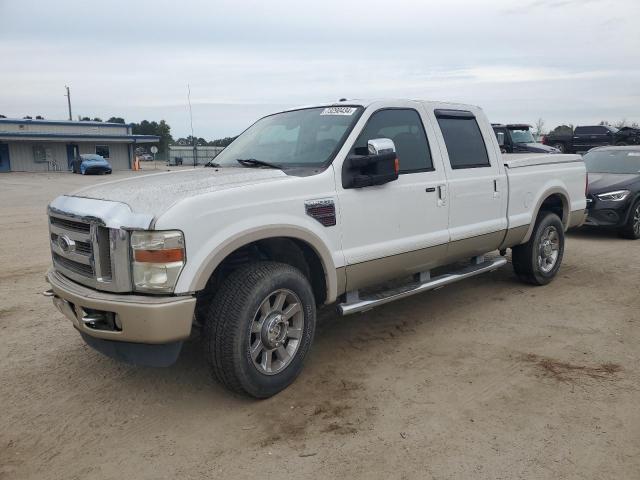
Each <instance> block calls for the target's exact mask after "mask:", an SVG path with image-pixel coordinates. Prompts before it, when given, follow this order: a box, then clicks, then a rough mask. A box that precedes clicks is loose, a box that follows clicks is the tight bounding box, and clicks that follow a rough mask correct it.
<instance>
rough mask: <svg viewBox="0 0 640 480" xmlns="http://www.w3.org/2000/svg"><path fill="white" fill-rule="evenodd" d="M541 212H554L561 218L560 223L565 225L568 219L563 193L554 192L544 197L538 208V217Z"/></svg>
mask: <svg viewBox="0 0 640 480" xmlns="http://www.w3.org/2000/svg"><path fill="white" fill-rule="evenodd" d="M542 212H553V213H555V214H556V215H558V216H559V217H560V220H562V224H563V225H565V227H566V226H567V224H568V221H569V208H568V206H567V200H566V199H565V198H564V196H563V195H561V194H559V193H554V194H553V195H549V196H548V197H547V198H545V199H544V201H543V202H542V204H541V205H540V209H539V210H538V217H540V214H541V213H542Z"/></svg>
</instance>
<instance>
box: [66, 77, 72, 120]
mask: <svg viewBox="0 0 640 480" xmlns="http://www.w3.org/2000/svg"><path fill="white" fill-rule="evenodd" d="M64 88H66V89H67V94H66V95H65V97H67V106H68V107H69V121H71V120H73V116H72V115H71V92H70V91H69V87H67V86H66V85H65V86H64Z"/></svg>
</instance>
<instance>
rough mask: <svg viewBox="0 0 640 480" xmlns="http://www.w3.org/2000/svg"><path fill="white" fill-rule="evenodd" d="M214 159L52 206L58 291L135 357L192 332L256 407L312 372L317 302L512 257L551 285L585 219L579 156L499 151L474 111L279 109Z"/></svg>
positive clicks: (168, 356)
mask: <svg viewBox="0 0 640 480" xmlns="http://www.w3.org/2000/svg"><path fill="white" fill-rule="evenodd" d="M216 162H217V164H216V165H214V166H213V168H206V169H205V168H200V169H192V170H187V171H178V172H165V173H158V174H150V175H145V176H135V177H132V178H129V179H125V180H119V181H112V182H107V183H102V184H100V185H94V186H91V187H87V188H85V189H83V190H80V191H78V192H76V193H74V194H71V195H64V196H61V197H58V198H56V199H55V200H54V201H53V202H51V204H50V205H49V208H48V215H49V228H50V232H49V235H50V240H51V242H50V243H51V250H52V255H53V267H52V268H51V269H50V270H49V272H48V273H47V279H48V281H49V282H50V284H51V290H49V291H48V292H47V294H49V295H51V296H52V297H53V302H54V304H55V305H56V307H57V308H58V309H59V310H60V312H62V313H63V314H64V315H66V316H67V317H68V318H69V319H70V320H71V322H72V323H73V325H74V327H75V328H76V329H77V330H78V331H79V332H80V334H81V335H82V337H83V339H84V340H85V341H86V342H87V343H88V344H89V345H90V346H92V347H94V348H96V349H97V350H99V351H101V352H103V353H105V354H106V355H109V356H112V357H115V358H119V359H122V360H125V361H128V362H132V363H137V364H149V365H168V364H171V363H172V362H173V361H175V359H176V358H177V356H178V354H179V352H180V348H181V345H182V342H183V341H184V340H185V339H187V338H188V337H189V336H190V334H191V333H192V330H193V329H194V326H195V327H197V329H198V330H199V331H201V337H202V341H203V343H204V345H205V347H206V348H205V350H206V358H207V360H208V363H209V365H210V368H211V371H212V374H213V376H214V377H215V378H216V379H218V380H219V381H220V382H221V383H222V384H224V385H225V386H226V387H228V388H229V389H231V390H234V391H237V392H241V393H245V394H248V395H251V396H254V397H259V398H264V397H268V396H271V395H274V394H275V393H277V392H279V391H280V390H282V389H284V388H285V387H287V386H288V385H289V384H290V383H291V382H293V380H294V379H295V378H296V376H297V375H298V374H299V372H300V371H301V369H302V365H303V361H304V359H305V357H306V356H307V354H308V352H309V348H310V345H311V342H312V340H313V337H314V331H315V324H316V308H318V307H319V306H321V305H327V304H337V307H338V311H339V313H341V314H343V315H347V314H351V313H355V312H364V311H367V310H369V309H371V308H373V307H376V306H378V305H382V304H385V303H388V302H390V301H392V300H398V299H401V298H404V297H406V296H408V295H412V294H416V293H420V292H424V291H427V290H431V289H435V288H439V287H443V286H445V285H448V284H451V283H453V282H455V281H458V280H462V279H465V278H468V277H471V276H473V275H478V274H480V273H483V272H488V271H492V270H495V269H497V268H499V267H502V266H503V265H505V264H506V263H507V258H506V256H505V255H506V252H507V249H511V252H512V254H511V258H512V263H513V267H514V269H515V272H516V273H517V276H518V277H519V278H520V279H522V280H523V281H525V282H527V283H530V284H533V285H544V284H546V283H548V282H550V281H551V280H552V279H553V278H554V276H555V275H556V273H557V272H558V269H559V268H560V264H561V262H562V256H563V252H564V247H565V237H564V232H565V230H566V229H568V228H570V227H574V226H578V225H580V224H581V223H582V222H583V221H584V213H585V206H586V199H585V182H586V173H585V166H584V163H583V162H582V159H581V157H580V156H577V155H546V154H532V155H528V154H521V155H513V156H510V155H504V156H503V155H502V154H501V152H500V147H499V145H498V143H497V141H496V137H495V135H494V132H493V130H492V128H491V124H490V123H489V122H488V120H487V118H486V117H485V115H484V113H483V112H482V110H481V109H480V108H478V107H474V106H470V105H458V104H451V103H439V102H427V101H409V100H407V101H404V100H392V101H384V100H382V101H366V102H365V101H349V102H339V103H336V104H329V105H319V106H314V107H305V108H299V109H293V110H288V111H283V112H280V113H276V114H273V115H270V116H267V117H264V118H262V119H261V120H258V121H257V122H256V123H254V124H253V125H252V126H251V127H249V128H248V129H247V130H246V131H245V132H244V133H243V134H242V135H240V136H239V137H238V138H237V139H236V140H235V141H233V143H231V144H230V145H229V146H228V147H227V148H226V149H225V150H224V151H223V152H222V153H221V154H220V155H219V156H218V157H217V158H216ZM491 252H493V253H491ZM489 253H491V255H487V254H489ZM436 269H437V270H436Z"/></svg>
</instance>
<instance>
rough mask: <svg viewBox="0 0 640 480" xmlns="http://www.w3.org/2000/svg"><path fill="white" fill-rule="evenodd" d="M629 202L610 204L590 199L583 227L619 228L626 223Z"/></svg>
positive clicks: (609, 202) (610, 202)
mask: <svg viewBox="0 0 640 480" xmlns="http://www.w3.org/2000/svg"><path fill="white" fill-rule="evenodd" d="M628 213H629V202H628V201H623V202H612V201H603V200H599V199H595V198H593V197H592V198H590V199H589V200H588V203H587V220H586V221H585V223H584V224H585V225H590V226H596V227H621V226H623V225H625V224H626V223H627V216H628Z"/></svg>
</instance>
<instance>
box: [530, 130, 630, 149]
mask: <svg viewBox="0 0 640 480" xmlns="http://www.w3.org/2000/svg"><path fill="white" fill-rule="evenodd" d="M542 143H544V144H545V145H551V146H553V147H555V148H557V149H558V150H560V151H561V152H562V153H579V152H587V151H589V150H591V149H592V148H596V147H603V146H606V145H619V146H626V145H640V130H639V129H637V128H632V127H624V128H621V129H620V130H618V129H617V128H614V127H610V126H609V125H587V126H580V127H576V128H575V130H571V128H570V127H558V128H556V129H554V130H553V131H552V132H550V133H549V134H547V135H545V136H544V137H543V138H542Z"/></svg>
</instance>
